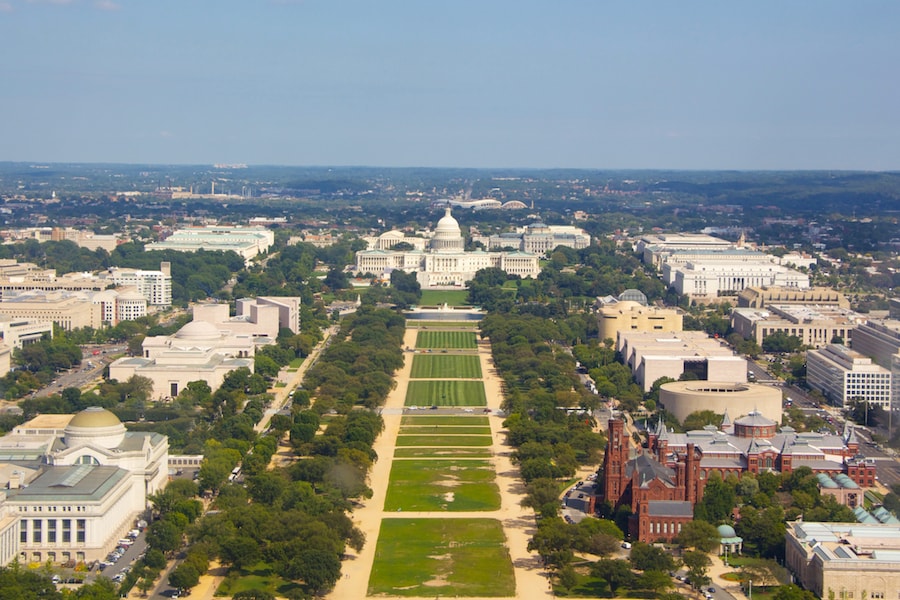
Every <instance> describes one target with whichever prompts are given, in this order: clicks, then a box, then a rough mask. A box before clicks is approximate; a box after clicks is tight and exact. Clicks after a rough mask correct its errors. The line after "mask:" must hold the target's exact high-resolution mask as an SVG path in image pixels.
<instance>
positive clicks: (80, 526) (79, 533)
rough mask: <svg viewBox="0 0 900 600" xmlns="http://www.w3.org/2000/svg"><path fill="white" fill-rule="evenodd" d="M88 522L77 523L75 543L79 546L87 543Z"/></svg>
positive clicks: (80, 520) (79, 520) (81, 520)
mask: <svg viewBox="0 0 900 600" xmlns="http://www.w3.org/2000/svg"><path fill="white" fill-rule="evenodd" d="M86 524H87V521H86V520H85V519H78V522H77V523H76V533H75V536H76V537H75V541H76V542H78V543H79V544H83V543H84V541H85V527H86Z"/></svg>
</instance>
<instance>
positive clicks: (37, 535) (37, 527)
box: [31, 519, 43, 544]
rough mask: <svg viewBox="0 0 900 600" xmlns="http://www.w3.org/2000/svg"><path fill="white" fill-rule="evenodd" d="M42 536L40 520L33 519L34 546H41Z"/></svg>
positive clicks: (32, 538)
mask: <svg viewBox="0 0 900 600" xmlns="http://www.w3.org/2000/svg"><path fill="white" fill-rule="evenodd" d="M42 537H43V536H42V535H41V520H40V519H32V521H31V541H32V543H34V544H40V543H41V541H42Z"/></svg>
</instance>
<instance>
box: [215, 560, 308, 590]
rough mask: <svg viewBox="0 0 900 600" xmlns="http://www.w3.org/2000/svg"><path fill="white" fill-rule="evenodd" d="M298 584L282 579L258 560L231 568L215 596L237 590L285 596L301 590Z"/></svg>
mask: <svg viewBox="0 0 900 600" xmlns="http://www.w3.org/2000/svg"><path fill="white" fill-rule="evenodd" d="M302 589H303V586H301V585H300V584H298V583H296V582H293V581H290V580H287V579H282V578H281V577H278V576H277V575H275V574H274V571H273V570H272V567H271V566H269V565H268V564H267V563H264V562H260V563H257V564H255V565H253V566H252V567H246V568H244V569H231V570H230V571H229V572H228V575H227V576H226V577H225V579H224V581H222V583H221V585H219V589H217V590H216V594H215V595H216V596H227V597H229V598H230V597H232V596H234V595H235V594H237V593H238V592H244V591H265V592H269V593H270V594H273V595H275V596H281V597H284V596H287V595H288V594H289V593H290V592H291V591H293V590H302Z"/></svg>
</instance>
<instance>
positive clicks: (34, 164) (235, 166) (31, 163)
mask: <svg viewBox="0 0 900 600" xmlns="http://www.w3.org/2000/svg"><path fill="white" fill-rule="evenodd" d="M0 165H23V166H28V167H31V168H40V167H44V166H50V165H66V166H126V167H141V166H154V167H204V168H211V169H222V170H231V171H242V170H244V169H251V168H259V167H269V168H279V169H329V170H330V169H402V170H425V169H431V170H447V171H450V170H456V171H595V172H597V171H623V172H673V173H730V172H732V173H827V172H834V173H868V174H892V173H900V168H898V169H859V168H856V169H854V168H827V167H819V168H778V169H775V168H734V167H732V168H697V167H694V168H673V167H562V166H558V167H459V166H456V167H452V166H423V165H418V166H413V165H408V166H402V167H401V166H385V165H363V164H360V165H327V164H323V165H315V164H279V163H205V162H197V163H189V162H185V163H177V162H173V163H166V162H113V161H95V162H92V161H42V160H0Z"/></svg>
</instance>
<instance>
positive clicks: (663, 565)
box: [629, 542, 675, 571]
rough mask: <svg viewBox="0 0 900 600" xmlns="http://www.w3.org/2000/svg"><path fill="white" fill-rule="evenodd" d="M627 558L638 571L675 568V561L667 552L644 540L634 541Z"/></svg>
mask: <svg viewBox="0 0 900 600" xmlns="http://www.w3.org/2000/svg"><path fill="white" fill-rule="evenodd" d="M629 558H630V560H631V566H632V567H634V568H635V569H637V570H638V571H671V570H672V569H674V568H675V561H674V560H673V559H672V556H671V555H670V554H669V553H667V552H666V551H665V550H663V549H662V548H657V547H656V546H651V545H650V544H646V543H644V542H635V543H634V545H633V546H632V547H631V556H630V557H629Z"/></svg>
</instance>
